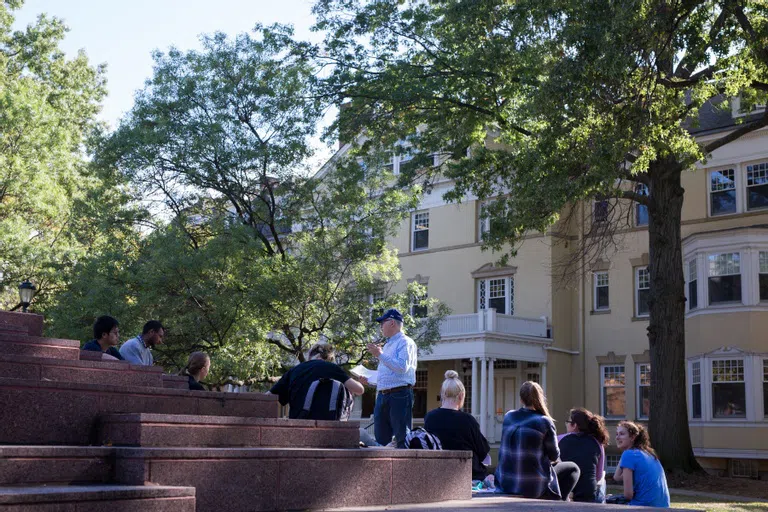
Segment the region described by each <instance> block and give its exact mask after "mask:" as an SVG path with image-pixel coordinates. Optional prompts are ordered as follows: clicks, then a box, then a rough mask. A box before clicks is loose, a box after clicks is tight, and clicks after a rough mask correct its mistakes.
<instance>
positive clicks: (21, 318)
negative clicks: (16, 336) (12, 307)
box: [0, 311, 43, 336]
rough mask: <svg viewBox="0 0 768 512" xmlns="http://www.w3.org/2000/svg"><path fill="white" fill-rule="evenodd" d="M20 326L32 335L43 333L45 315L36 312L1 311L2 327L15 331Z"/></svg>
mask: <svg viewBox="0 0 768 512" xmlns="http://www.w3.org/2000/svg"><path fill="white" fill-rule="evenodd" d="M14 327H20V328H22V329H23V332H26V333H27V334H30V335H32V336H42V335H43V315H38V314H36V313H17V312H15V311H0V329H1V330H5V331H13V330H15V329H14Z"/></svg>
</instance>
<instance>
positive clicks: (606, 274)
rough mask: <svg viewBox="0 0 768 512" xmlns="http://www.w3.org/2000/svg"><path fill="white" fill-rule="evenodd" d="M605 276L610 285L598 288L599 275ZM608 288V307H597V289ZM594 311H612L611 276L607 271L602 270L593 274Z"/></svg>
mask: <svg viewBox="0 0 768 512" xmlns="http://www.w3.org/2000/svg"><path fill="white" fill-rule="evenodd" d="M603 274H604V275H605V276H606V277H607V278H608V284H607V285H606V286H604V287H603V286H600V287H598V286H597V280H598V277H597V276H598V275H603ZM598 288H608V305H607V306H604V307H598V306H597V289H598ZM592 310H593V311H610V310H611V276H610V275H609V273H608V271H607V270H601V271H598V272H593V273H592Z"/></svg>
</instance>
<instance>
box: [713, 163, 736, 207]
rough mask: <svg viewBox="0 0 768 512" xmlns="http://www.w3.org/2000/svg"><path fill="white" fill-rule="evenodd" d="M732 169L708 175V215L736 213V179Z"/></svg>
mask: <svg viewBox="0 0 768 512" xmlns="http://www.w3.org/2000/svg"><path fill="white" fill-rule="evenodd" d="M735 175H736V173H735V171H734V170H733V169H724V170H722V171H713V172H712V173H711V174H710V175H709V202H710V214H711V215H722V214H724V213H736V179H735Z"/></svg>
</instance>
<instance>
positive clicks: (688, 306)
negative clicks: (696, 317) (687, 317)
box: [683, 256, 702, 312]
mask: <svg viewBox="0 0 768 512" xmlns="http://www.w3.org/2000/svg"><path fill="white" fill-rule="evenodd" d="M691 263H693V265H694V270H695V271H696V272H695V278H694V279H691V274H690V265H691ZM683 268H684V269H685V299H686V300H685V311H686V312H688V311H696V310H698V309H701V307H702V303H701V301H700V300H699V296H700V295H701V294H700V293H699V292H700V288H701V281H700V280H699V260H698V259H697V258H696V256H694V257H693V258H688V259H687V260H683ZM692 281H696V307H695V308H694V309H691V297H690V290H689V286H688V285H690V284H691V282H692Z"/></svg>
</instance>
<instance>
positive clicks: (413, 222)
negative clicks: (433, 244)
mask: <svg viewBox="0 0 768 512" xmlns="http://www.w3.org/2000/svg"><path fill="white" fill-rule="evenodd" d="M424 213H426V214H427V222H429V223H430V224H431V220H432V219H431V218H430V217H431V215H430V214H429V210H416V211H415V212H413V213H412V214H411V252H418V251H426V250H428V249H429V242H430V241H429V238H427V246H426V247H420V248H418V249H417V248H416V243H415V242H416V233H417V231H416V215H419V214H424ZM430 227H431V226H427V229H420V230H419V231H418V232H421V231H426V232H427V237H429V228H430Z"/></svg>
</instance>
